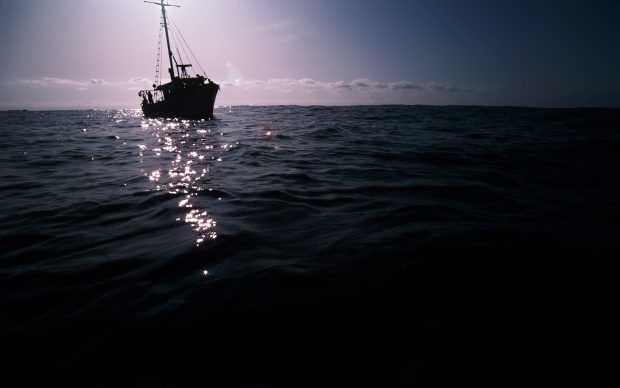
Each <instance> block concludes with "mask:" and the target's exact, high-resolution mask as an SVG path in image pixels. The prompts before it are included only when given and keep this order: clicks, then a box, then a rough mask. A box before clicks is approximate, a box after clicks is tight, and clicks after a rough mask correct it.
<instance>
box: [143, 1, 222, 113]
mask: <svg viewBox="0 0 620 388" xmlns="http://www.w3.org/2000/svg"><path fill="white" fill-rule="evenodd" d="M145 3H151V4H156V5H159V6H161V20H162V22H161V24H160V31H159V43H158V48H157V65H156V68H155V83H154V84H153V89H152V90H141V91H140V92H139V93H138V96H139V97H141V98H142V112H143V113H144V116H145V117H169V118H183V119H203V118H204V119H206V118H212V117H213V106H214V105H215V97H216V96H217V92H218V91H219V90H220V86H219V85H218V84H216V83H215V82H213V81H212V80H210V79H209V78H208V77H207V76H206V73H205V72H204V70H202V66H200V63H198V60H197V59H196V57H195V56H194V55H193V52H192V51H191V49H190V48H189V46H188V45H187V42H185V39H184V38H183V35H181V32H180V30H179V29H178V27H177V26H176V24H174V21H172V20H171V19H170V17H169V16H168V15H167V13H166V7H179V6H178V5H172V4H166V3H164V0H160V2H153V1H145ZM169 22H171V24H172V33H173V34H174V35H173V39H174V41H175V42H176V43H175V45H176V47H175V49H176V53H177V54H176V55H175V54H173V51H172V46H171V45H170V35H171V33H170V30H169V25H170V23H169ZM162 30H163V32H165V37H166V48H167V54H168V60H169V64H170V67H169V68H168V74H169V75H170V82H168V83H164V84H162V83H161V71H160V69H161V66H162V63H161V60H162V58H161V57H162V55H161V51H162V50H161V45H162ZM183 44H185V47H187V49H188V50H189V52H190V53H191V55H192V56H193V58H194V60H195V62H196V63H197V64H198V66H199V68H200V69H201V70H202V73H195V74H194V76H191V75H190V74H189V73H188V70H190V71H191V70H193V69H194V66H193V64H192V63H191V62H190V58H189V56H188V55H187V50H185V47H183V46H182V51H183V53H184V54H185V56H184V57H183V56H182V55H181V51H179V47H178V46H179V45H183Z"/></svg>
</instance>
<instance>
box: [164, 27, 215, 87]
mask: <svg viewBox="0 0 620 388" xmlns="http://www.w3.org/2000/svg"><path fill="white" fill-rule="evenodd" d="M170 22H171V23H172V25H173V26H174V28H176V30H177V31H178V32H179V35H180V36H181V39H183V42H184V43H185V45H186V46H187V49H188V50H189V52H190V53H191V54H192V57H193V58H194V60H195V61H196V63H197V64H198V67H199V68H200V70H201V71H202V74H204V76H205V77H206V76H207V72H206V71H205V69H203V68H202V65H201V64H200V62H199V61H198V58H196V55H195V54H194V52H193V51H192V48H191V46H190V45H189V44H187V41H186V40H185V37H184V36H183V34H182V33H181V30H180V29H179V27H177V25H176V23H175V22H174V20H172V19H171V20H170ZM207 78H208V77H207Z"/></svg>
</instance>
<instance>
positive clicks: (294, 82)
mask: <svg viewBox="0 0 620 388" xmlns="http://www.w3.org/2000/svg"><path fill="white" fill-rule="evenodd" d="M474 96H475V91H473V90H471V89H469V88H463V87H457V86H453V85H444V84H439V83H435V82H427V83H423V84H422V83H420V84H419V83H414V82H411V81H405V80H401V81H392V82H379V81H375V80H371V79H367V78H358V79H354V80H350V81H346V80H341V81H329V82H325V81H318V80H315V79H313V78H307V77H306V78H298V79H296V78H271V79H267V80H264V81H263V80H252V81H249V80H242V81H241V82H224V83H222V94H221V97H222V98H227V99H230V100H234V101H235V103H240V102H239V101H243V102H244V103H249V104H256V105H262V104H317V103H318V104H336V105H342V104H465V103H467V101H469V100H472V98H473V97H474ZM218 98H219V97H218Z"/></svg>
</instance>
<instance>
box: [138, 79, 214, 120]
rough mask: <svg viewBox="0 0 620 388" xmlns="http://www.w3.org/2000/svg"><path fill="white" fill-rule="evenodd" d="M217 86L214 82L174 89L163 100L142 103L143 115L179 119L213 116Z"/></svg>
mask: <svg viewBox="0 0 620 388" xmlns="http://www.w3.org/2000/svg"><path fill="white" fill-rule="evenodd" d="M218 91H219V86H218V85H217V84H215V83H207V84H204V85H192V86H191V87H189V88H184V89H179V90H175V92H174V94H172V95H170V96H167V97H166V98H165V100H162V101H157V102H154V103H152V104H142V112H143V113H144V116H145V117H149V118H151V117H163V118H180V119H208V118H212V117H213V106H214V105H215V97H216V96H217V92H218Z"/></svg>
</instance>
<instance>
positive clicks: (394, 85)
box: [386, 81, 424, 90]
mask: <svg viewBox="0 0 620 388" xmlns="http://www.w3.org/2000/svg"><path fill="white" fill-rule="evenodd" d="M386 86H387V87H388V88H390V89H393V90H399V89H400V90H424V86H422V85H417V84H414V83H412V82H409V81H396V82H390V83H389V84H387V85H386Z"/></svg>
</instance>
